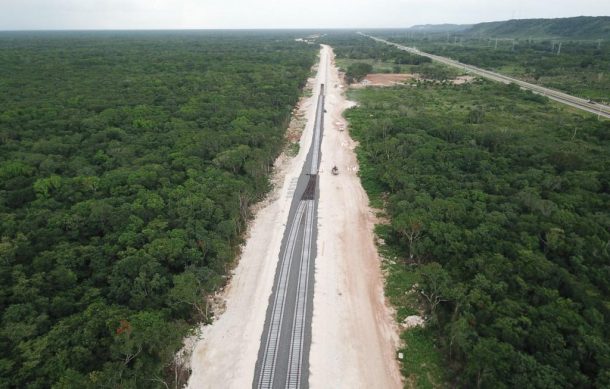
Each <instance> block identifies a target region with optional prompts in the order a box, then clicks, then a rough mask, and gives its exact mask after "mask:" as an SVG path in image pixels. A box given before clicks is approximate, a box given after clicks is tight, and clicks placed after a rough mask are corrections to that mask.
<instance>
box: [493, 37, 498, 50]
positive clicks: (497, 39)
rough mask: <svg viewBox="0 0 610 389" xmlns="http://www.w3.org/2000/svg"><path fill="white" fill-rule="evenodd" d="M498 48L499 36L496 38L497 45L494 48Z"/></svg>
mask: <svg viewBox="0 0 610 389" xmlns="http://www.w3.org/2000/svg"><path fill="white" fill-rule="evenodd" d="M497 48H498V38H496V46H495V47H494V50H496V49H497Z"/></svg>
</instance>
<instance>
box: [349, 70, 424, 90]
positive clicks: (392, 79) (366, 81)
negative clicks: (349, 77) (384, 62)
mask: <svg viewBox="0 0 610 389" xmlns="http://www.w3.org/2000/svg"><path fill="white" fill-rule="evenodd" d="M417 79H418V76H417V75H416V74H410V73H371V74H367V75H366V77H364V78H363V79H362V81H360V82H358V83H354V84H352V85H351V86H352V88H363V87H366V86H394V85H400V84H404V83H405V82H407V81H410V80H417Z"/></svg>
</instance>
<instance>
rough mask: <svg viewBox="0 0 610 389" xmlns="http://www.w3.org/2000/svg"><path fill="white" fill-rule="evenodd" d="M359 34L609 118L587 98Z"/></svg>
mask: <svg viewBox="0 0 610 389" xmlns="http://www.w3.org/2000/svg"><path fill="white" fill-rule="evenodd" d="M360 34H361V35H363V36H366V37H369V38H371V39H374V40H376V41H377V42H381V43H386V44H388V45H391V46H394V47H397V48H399V49H400V50H404V51H408V52H409V53H413V54H417V55H421V56H424V57H428V58H430V59H432V60H434V61H437V62H441V63H444V64H446V65H449V66H454V67H457V68H460V69H463V70H465V71H467V72H470V73H474V74H477V75H479V76H481V77H485V78H487V79H490V80H493V81H499V82H503V83H505V84H510V83H515V84H517V85H519V86H521V87H522V88H524V89H529V90H531V91H532V92H534V93H538V94H541V95H544V96H546V97H548V98H550V99H553V100H555V101H559V102H560V103H563V104H567V105H570V106H572V107H575V108H578V109H581V110H583V111H587V112H591V113H594V114H596V115H599V116H603V117H606V118H610V107H609V106H607V105H604V104H600V103H590V102H589V101H588V100H585V99H581V98H579V97H574V96H571V95H568V94H566V93H563V92H559V91H556V90H553V89H549V88H545V87H542V86H540V85H535V84H530V83H529V82H525V81H521V80H518V79H516V78H512V77H508V76H505V75H502V74H499V73H494V72H490V71H489V70H485V69H481V68H478V67H476V66H472V65H466V64H464V63H461V62H459V61H455V60H453V59H450V58H445V57H441V56H438V55H434V54H429V53H425V52H423V51H419V50H418V49H416V48H413V47H407V46H402V45H400V44H398V43H394V42H389V41H387V40H385V39H381V38H376V37H374V36H370V35H366V34H363V33H360Z"/></svg>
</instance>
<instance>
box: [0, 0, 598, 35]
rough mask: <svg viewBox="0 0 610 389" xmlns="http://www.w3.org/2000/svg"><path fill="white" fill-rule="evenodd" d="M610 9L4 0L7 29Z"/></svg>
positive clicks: (406, 2) (388, 20)
mask: <svg viewBox="0 0 610 389" xmlns="http://www.w3.org/2000/svg"><path fill="white" fill-rule="evenodd" d="M577 15H610V1H608V0H579V1H578V2H574V1H568V0H538V1H530V0H513V1H495V0H485V1H484V0H0V30H13V29H18V30H19V29H166V28H177V29H178V28H307V27H312V28H325V27H327V28H328V27H336V28H342V27H409V26H411V25H414V24H425V23H474V22H480V21H492V20H506V19H511V18H531V17H565V16H577Z"/></svg>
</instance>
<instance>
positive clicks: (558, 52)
mask: <svg viewBox="0 0 610 389" xmlns="http://www.w3.org/2000/svg"><path fill="white" fill-rule="evenodd" d="M559 54H561V42H559V48H558V49H557V55H559Z"/></svg>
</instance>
